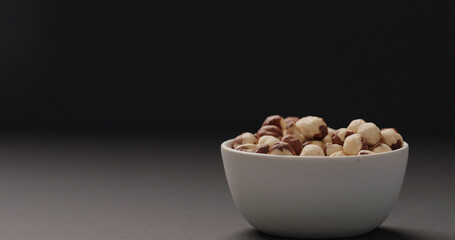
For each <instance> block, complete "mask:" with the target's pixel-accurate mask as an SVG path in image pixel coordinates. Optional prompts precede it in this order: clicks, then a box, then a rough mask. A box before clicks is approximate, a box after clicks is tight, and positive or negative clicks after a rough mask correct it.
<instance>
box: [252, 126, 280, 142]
mask: <svg viewBox="0 0 455 240" xmlns="http://www.w3.org/2000/svg"><path fill="white" fill-rule="evenodd" d="M262 136H273V137H276V138H278V139H280V138H281V137H282V136H283V133H282V132H281V128H279V127H277V126H275V125H265V126H262V127H261V129H259V131H258V137H259V138H261V137H262Z"/></svg>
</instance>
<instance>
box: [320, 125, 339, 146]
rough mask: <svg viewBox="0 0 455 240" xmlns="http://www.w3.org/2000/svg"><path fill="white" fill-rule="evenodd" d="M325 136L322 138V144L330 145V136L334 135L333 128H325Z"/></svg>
mask: <svg viewBox="0 0 455 240" xmlns="http://www.w3.org/2000/svg"><path fill="white" fill-rule="evenodd" d="M327 131H328V133H327V136H325V137H324V139H322V142H323V143H332V136H333V134H335V132H336V130H335V129H333V128H329V127H328V128H327Z"/></svg>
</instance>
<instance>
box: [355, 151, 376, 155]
mask: <svg viewBox="0 0 455 240" xmlns="http://www.w3.org/2000/svg"><path fill="white" fill-rule="evenodd" d="M370 154H374V152H373V151H370V150H360V152H359V153H358V154H357V155H370Z"/></svg>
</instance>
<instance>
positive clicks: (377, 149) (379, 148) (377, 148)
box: [370, 143, 392, 153]
mask: <svg viewBox="0 0 455 240" xmlns="http://www.w3.org/2000/svg"><path fill="white" fill-rule="evenodd" d="M370 150H371V151H373V152H375V153H382V152H390V151H392V149H391V148H390V147H389V146H388V145H387V144H384V143H378V144H376V145H374V146H372V147H371V148H370Z"/></svg>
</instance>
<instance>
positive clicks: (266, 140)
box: [258, 136, 280, 146]
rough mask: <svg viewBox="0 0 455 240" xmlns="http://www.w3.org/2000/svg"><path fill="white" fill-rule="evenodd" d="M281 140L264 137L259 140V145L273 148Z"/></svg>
mask: <svg viewBox="0 0 455 240" xmlns="http://www.w3.org/2000/svg"><path fill="white" fill-rule="evenodd" d="M279 141H280V139H278V138H276V137H273V136H263V137H261V138H259V140H258V145H264V144H265V145H268V146H272V145H273V144H275V143H277V142H279Z"/></svg>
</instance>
